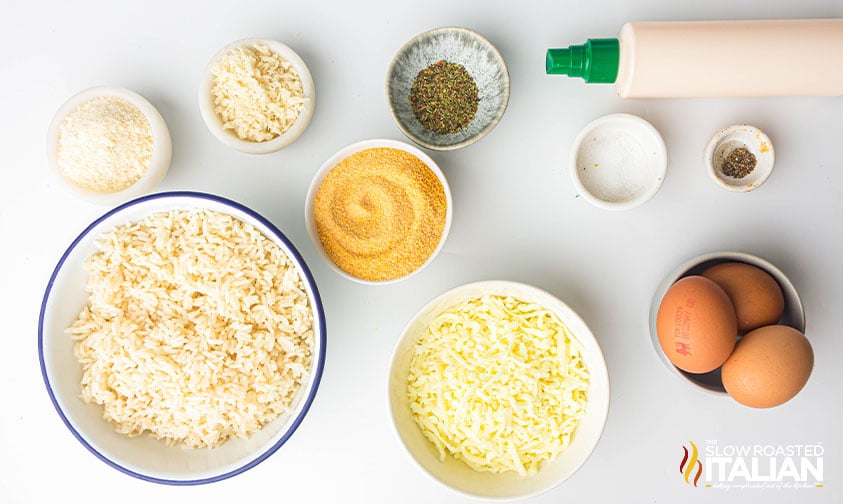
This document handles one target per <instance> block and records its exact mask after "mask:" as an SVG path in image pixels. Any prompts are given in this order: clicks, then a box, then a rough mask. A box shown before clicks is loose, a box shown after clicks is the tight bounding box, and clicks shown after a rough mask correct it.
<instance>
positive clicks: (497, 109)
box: [386, 27, 509, 151]
mask: <svg viewBox="0 0 843 504" xmlns="http://www.w3.org/2000/svg"><path fill="white" fill-rule="evenodd" d="M442 61H444V62H447V63H448V64H451V65H462V66H463V67H464V69H465V70H466V71H467V72H468V75H469V76H470V78H471V81H473V83H474V85H476V91H477V102H476V112H475V113H474V114H473V116H472V115H471V114H470V113H466V114H459V115H457V117H461V118H462V117H464V118H469V119H470V122H468V124H461V129H459V130H458V131H454V132H444V133H437V132H436V131H434V130H431V129H429V128H428V127H426V126H425V124H423V123H422V121H420V120H419V117H418V116H417V115H416V112H415V111H414V110H413V104H412V103H411V101H410V99H411V96H413V97H416V96H415V95H414V94H413V93H412V89H413V85H414V83H416V82H418V84H419V85H421V83H422V81H417V78H420V77H421V76H420V72H423V71H426V70H428V69H430V68H431V67H432V65H435V64H437V63H439V62H442ZM446 80H450V81H455V79H452V78H448V79H446ZM445 86H452V87H453V88H454V89H442V88H441V87H438V86H436V85H434V84H432V83H428V84H425V85H421V89H423V90H430V91H434V92H435V91H436V90H437V89H442V91H443V94H444V96H443V97H441V98H440V99H438V100H433V99H431V100H430V102H429V103H427V105H429V106H430V109H429V110H434V108H435V107H438V106H440V104H441V106H442V107H443V109H440V110H444V111H445V114H447V113H450V112H452V111H453V110H455V108H457V105H456V104H455V103H458V102H456V100H453V97H454V96H458V95H459V93H460V91H462V89H465V88H466V87H470V86H471V82H469V81H465V82H463V80H456V84H447V85H445ZM463 86H464V87H463ZM471 96H473V93H472V94H471ZM386 98H387V101H388V103H389V110H390V112H392V117H393V119H395V123H396V124H398V127H399V128H401V131H403V132H404V134H405V135H407V138H409V139H410V140H412V141H413V142H415V143H417V144H419V145H421V146H422V147H426V148H428V149H433V150H443V151H444V150H455V149H460V148H462V147H466V146H468V145H471V144H473V143H474V142H476V141H478V140H480V139H481V138H483V137H484V136H486V135H487V134H489V132H490V131H492V129H494V127H495V126H496V125H497V124H498V122H500V120H501V118H502V117H503V114H504V112H505V111H506V106H507V103H508V102H509V72H508V71H507V68H506V63H505V62H504V60H503V57H502V56H501V54H500V53H499V52H498V50H497V49H495V47H494V46H493V45H492V44H491V43H490V42H489V41H488V40H486V39H485V38H484V37H483V36H481V35H480V34H478V33H476V32H474V31H471V30H469V29H467V28H460V27H445V28H436V29H434V30H430V31H426V32H424V33H422V34H420V35H417V36H416V37H414V38H413V39H411V40H410V41H408V42H407V43H406V44H404V45H403V46H402V47H401V49H399V50H398V53H397V54H396V55H395V57H394V58H393V59H392V63H390V65H389V70H388V71H387V74H386ZM443 101H444V102H445V103H443ZM419 105H422V103H419ZM469 116H471V117H469ZM451 129H455V128H450V129H447V130H446V131H450V130H451Z"/></svg>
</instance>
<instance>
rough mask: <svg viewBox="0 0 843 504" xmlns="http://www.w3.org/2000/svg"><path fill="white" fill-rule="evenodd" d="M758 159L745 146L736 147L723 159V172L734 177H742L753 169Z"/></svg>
mask: <svg viewBox="0 0 843 504" xmlns="http://www.w3.org/2000/svg"><path fill="white" fill-rule="evenodd" d="M757 163H758V160H757V159H755V154H753V153H751V152H749V149H747V148H746V147H738V148H737V149H734V150H733V151H732V152H730V153H729V154H728V155H726V158H725V159H724V160H723V168H722V170H723V174H724V175H727V176H729V177H734V178H739V179H740V178H744V177H746V176H747V175H749V174H750V173H752V170H754V169H755V165H756V164H757Z"/></svg>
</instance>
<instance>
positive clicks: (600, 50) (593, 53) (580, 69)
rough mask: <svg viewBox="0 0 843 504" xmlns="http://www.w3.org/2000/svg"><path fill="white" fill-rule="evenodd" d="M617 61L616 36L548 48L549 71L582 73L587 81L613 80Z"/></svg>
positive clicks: (547, 63) (615, 76)
mask: <svg viewBox="0 0 843 504" xmlns="http://www.w3.org/2000/svg"><path fill="white" fill-rule="evenodd" d="M619 63H620V44H618V39H588V41H586V43H585V44H583V45H572V46H570V47H568V48H567V49H548V50H547V62H546V70H547V73H549V74H564V75H569V76H571V77H582V78H583V79H585V81H586V82H608V83H611V82H615V79H617V77H618V65H619Z"/></svg>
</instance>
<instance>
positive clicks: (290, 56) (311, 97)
mask: <svg viewBox="0 0 843 504" xmlns="http://www.w3.org/2000/svg"><path fill="white" fill-rule="evenodd" d="M256 45H264V46H267V47H268V48H269V49H270V50H271V51H272V52H274V53H276V54H278V55H280V56H281V57H283V58H284V59H285V60H287V61H289V62H290V64H291V65H292V66H293V69H294V70H295V71H296V73H297V74H298V75H299V78H300V79H301V83H302V91H303V93H304V97H305V101H304V105H303V106H302V109H301V112H300V113H299V116H298V117H297V118H296V121H295V122H294V123H293V124H292V126H290V128H289V129H287V131H285V132H284V133H282V134H281V135H278V136H277V137H275V138H273V139H272V140H267V141H265V142H250V141H248V140H243V139H241V138H240V137H238V136H237V134H236V133H235V132H233V131H232V130H230V129H225V128H224V127H223V121H222V119H220V117H219V116H218V115H217V113H216V112H215V111H214V97H213V95H212V94H211V89H212V88H213V85H214V74H213V68H214V64H215V63H216V62H217V60H219V59H220V58H221V57H223V56H224V55H225V54H226V53H228V52H229V51H230V50H232V49H234V48H237V47H254V46H256ZM315 107H316V89H315V87H314V86H313V78H312V77H311V75H310V70H309V69H308V68H307V65H306V64H305V63H304V60H303V59H301V57H300V56H299V55H298V54H296V52H295V51H293V50H292V49H290V48H289V47H288V46H286V45H284V44H282V43H281V42H278V41H275V40H272V39H265V38H247V39H243V40H238V41H236V42H232V43H231V44H228V45H227V46H225V47H223V48H222V49H220V50H219V51H218V52H217V53H216V54H215V55H214V57H213V58H212V59H211V62H210V63H208V66H207V67H206V68H205V75H204V76H203V78H202V83H201V84H200V85H199V110H200V112H201V113H202V119H204V121H205V124H206V125H207V126H208V129H209V130H211V133H213V134H214V136H215V137H217V138H218V139H219V140H220V141H221V142H222V143H224V144H225V145H227V146H229V147H231V148H232V149H236V150H238V151H240V152H245V153H247V154H269V153H272V152H277V151H279V150H281V149H283V148H285V147H287V146H289V145H290V144H292V143H293V142H295V141H296V140H297V139H298V138H299V137H300V136H301V135H302V133H304V130H305V129H307V126H308V125H309V124H310V119H311V118H312V117H313V110H314V108H315Z"/></svg>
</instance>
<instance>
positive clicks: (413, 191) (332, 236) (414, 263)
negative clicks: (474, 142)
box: [304, 139, 453, 285]
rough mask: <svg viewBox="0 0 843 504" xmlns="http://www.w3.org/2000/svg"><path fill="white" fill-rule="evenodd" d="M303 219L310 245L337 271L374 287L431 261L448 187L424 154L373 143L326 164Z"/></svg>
mask: <svg viewBox="0 0 843 504" xmlns="http://www.w3.org/2000/svg"><path fill="white" fill-rule="evenodd" d="M396 155H398V156H400V158H399V157H398V156H396ZM338 168H339V170H338V171H334V170H335V169H338ZM352 170H353V171H352ZM326 180H327V183H326ZM323 184H325V187H324V189H323ZM321 190H324V191H325V192H324V193H322V196H320V192H321ZM443 206H444V209H443ZM402 209H405V210H402ZM406 209H410V210H412V211H409V212H408V211H406ZM304 214H305V223H306V225H307V232H308V233H309V234H310V238H311V239H312V240H313V245H314V246H315V247H316V250H317V251H318V252H319V254H320V255H321V256H322V258H324V259H325V261H327V262H328V264H329V265H330V266H331V267H332V268H333V269H334V270H336V271H337V273H339V274H340V275H342V276H344V277H346V278H348V279H350V280H354V281H356V282H360V283H364V284H379V285H380V284H389V283H393V282H398V281H400V280H403V279H405V278H408V277H410V276H412V275H415V274H416V273H418V272H419V271H421V270H422V269H424V268H425V267H426V266H427V265H428V264H430V262H431V261H433V259H434V258H435V257H436V255H437V254H438V253H439V251H440V250H442V247H443V246H444V244H445V240H446V239H447V238H448V232H449V230H450V227H451V219H452V215H453V205H452V200H451V190H450V188H449V187H448V181H447V180H446V179H445V175H444V174H443V173H442V171H441V170H440V169H439V166H437V164H436V162H435V161H433V160H432V159H431V158H430V156H428V155H427V154H425V153H424V152H422V151H421V150H420V149H418V148H416V147H414V146H412V145H409V144H406V143H404V142H398V141H396V140H387V139H373V140H363V141H361V142H357V143H354V144H351V145H349V146H347V147H344V148H342V149H340V150H339V151H338V152H337V153H336V154H334V155H333V156H331V157H330V158H329V159H328V160H327V161H325V163H324V164H323V165H322V167H321V168H320V169H319V171H318V172H316V175H315V176H314V177H313V181H312V182H311V184H310V189H309V190H308V191H307V198H306V199H305V209H304ZM323 240H324V241H323Z"/></svg>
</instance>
